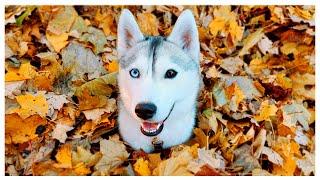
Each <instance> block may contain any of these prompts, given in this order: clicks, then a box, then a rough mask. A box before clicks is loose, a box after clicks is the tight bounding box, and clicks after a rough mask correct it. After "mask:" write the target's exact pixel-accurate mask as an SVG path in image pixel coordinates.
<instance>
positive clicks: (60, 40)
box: [46, 32, 69, 52]
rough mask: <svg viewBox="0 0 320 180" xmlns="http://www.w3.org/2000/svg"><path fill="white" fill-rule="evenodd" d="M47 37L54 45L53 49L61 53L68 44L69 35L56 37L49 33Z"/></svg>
mask: <svg viewBox="0 0 320 180" xmlns="http://www.w3.org/2000/svg"><path fill="white" fill-rule="evenodd" d="M46 37H47V39H48V41H49V42H50V44H51V45H52V47H53V49H54V50H55V51H56V52H60V50H61V49H62V48H64V47H65V46H66V45H67V44H68V37H69V34H68V33H66V32H64V33H62V34H60V35H55V34H51V33H49V32H47V33H46Z"/></svg>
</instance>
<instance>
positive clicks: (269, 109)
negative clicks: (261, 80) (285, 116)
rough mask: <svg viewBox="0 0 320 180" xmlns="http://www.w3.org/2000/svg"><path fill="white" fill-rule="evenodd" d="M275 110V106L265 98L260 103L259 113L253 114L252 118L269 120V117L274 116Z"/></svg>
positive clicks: (276, 109)
mask: <svg viewBox="0 0 320 180" xmlns="http://www.w3.org/2000/svg"><path fill="white" fill-rule="evenodd" d="M277 111H278V108H277V106H275V105H274V104H269V100H265V101H263V102H262V103H261V105H260V109H259V111H258V112H259V114H258V115H256V116H254V118H255V119H256V120H257V121H271V119H270V117H272V116H276V113H277Z"/></svg>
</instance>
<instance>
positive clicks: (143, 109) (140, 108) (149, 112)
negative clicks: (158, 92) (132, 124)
mask: <svg viewBox="0 0 320 180" xmlns="http://www.w3.org/2000/svg"><path fill="white" fill-rule="evenodd" d="M156 111H157V106H156V105H154V104H153V103H139V104H137V106H136V109H135V112H136V115H137V116H138V117H139V118H141V119H144V120H146V119H150V118H152V116H153V115H154V114H155V113H156Z"/></svg>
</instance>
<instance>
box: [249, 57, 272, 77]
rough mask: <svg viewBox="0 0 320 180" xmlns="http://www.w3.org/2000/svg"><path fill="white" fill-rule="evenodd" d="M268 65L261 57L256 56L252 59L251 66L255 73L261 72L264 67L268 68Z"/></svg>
mask: <svg viewBox="0 0 320 180" xmlns="http://www.w3.org/2000/svg"><path fill="white" fill-rule="evenodd" d="M267 67H268V65H267V64H266V63H265V62H264V61H263V60H262V59H260V58H255V59H252V60H251V61H250V65H249V68H250V69H251V71H252V72H253V73H254V74H260V73H261V71H262V70H263V69H266V68H267Z"/></svg>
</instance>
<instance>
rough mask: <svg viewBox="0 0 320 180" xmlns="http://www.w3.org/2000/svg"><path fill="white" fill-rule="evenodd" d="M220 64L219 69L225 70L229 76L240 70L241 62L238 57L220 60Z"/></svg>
mask: <svg viewBox="0 0 320 180" xmlns="http://www.w3.org/2000/svg"><path fill="white" fill-rule="evenodd" d="M221 61H222V63H221V64H220V67H222V68H223V69H225V70H226V71H228V72H229V73H231V74H236V73H237V72H239V71H241V70H242V66H243V60H242V59H240V58H239V57H228V58H225V59H222V60H221Z"/></svg>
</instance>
